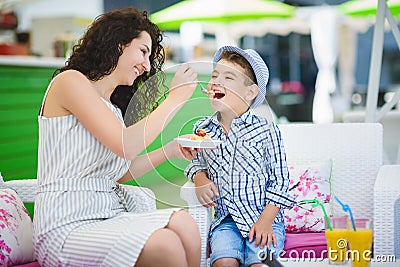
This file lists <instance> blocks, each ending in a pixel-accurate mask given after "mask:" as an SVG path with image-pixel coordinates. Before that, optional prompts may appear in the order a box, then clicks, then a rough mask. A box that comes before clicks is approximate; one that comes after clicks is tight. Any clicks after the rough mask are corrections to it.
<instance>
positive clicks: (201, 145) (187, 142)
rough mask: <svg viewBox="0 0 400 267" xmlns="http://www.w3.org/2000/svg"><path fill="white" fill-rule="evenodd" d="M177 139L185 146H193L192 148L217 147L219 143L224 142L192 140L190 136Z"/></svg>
mask: <svg viewBox="0 0 400 267" xmlns="http://www.w3.org/2000/svg"><path fill="white" fill-rule="evenodd" d="M175 140H176V141H177V142H178V144H180V145H181V146H183V147H192V148H215V147H216V146H218V145H219V144H221V143H222V141H221V140H210V139H205V140H192V139H189V138H179V137H178V138H175Z"/></svg>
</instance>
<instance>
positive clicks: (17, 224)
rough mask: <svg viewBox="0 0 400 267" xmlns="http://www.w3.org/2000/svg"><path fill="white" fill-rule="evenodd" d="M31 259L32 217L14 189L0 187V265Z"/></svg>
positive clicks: (9, 264) (24, 261)
mask: <svg viewBox="0 0 400 267" xmlns="http://www.w3.org/2000/svg"><path fill="white" fill-rule="evenodd" d="M33 260H34V254H33V240H32V219H31V217H30V216H29V213H28V211H27V210H26V209H25V206H24V204H23V203H22V201H21V199H20V198H19V196H18V194H17V193H16V192H15V191H14V190H11V189H0V266H11V265H16V264H23V263H27V262H32V261H33Z"/></svg>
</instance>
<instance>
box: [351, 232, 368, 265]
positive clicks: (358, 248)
mask: <svg viewBox="0 0 400 267" xmlns="http://www.w3.org/2000/svg"><path fill="white" fill-rule="evenodd" d="M347 239H348V241H349V247H350V252H349V256H350V259H351V264H352V266H354V267H367V266H369V263H370V261H371V254H372V252H371V246H372V229H368V228H357V231H356V232H354V231H349V232H348V234H347Z"/></svg>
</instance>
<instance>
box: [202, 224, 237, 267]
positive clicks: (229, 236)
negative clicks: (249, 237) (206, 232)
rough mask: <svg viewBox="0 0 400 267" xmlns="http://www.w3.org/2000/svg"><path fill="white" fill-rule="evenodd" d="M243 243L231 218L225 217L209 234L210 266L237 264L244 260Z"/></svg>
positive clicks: (233, 266) (234, 265)
mask: <svg viewBox="0 0 400 267" xmlns="http://www.w3.org/2000/svg"><path fill="white" fill-rule="evenodd" d="M244 244H245V242H244V239H243V237H242V235H241V234H240V231H239V229H238V228H237V227H236V224H235V222H234V221H233V219H232V218H231V217H227V218H225V219H224V220H223V221H222V222H221V224H220V225H218V226H217V227H216V228H215V229H214V230H213V231H212V232H211V234H210V246H211V255H210V262H211V266H213V267H219V266H229V267H236V266H239V264H240V262H244V249H245V248H244Z"/></svg>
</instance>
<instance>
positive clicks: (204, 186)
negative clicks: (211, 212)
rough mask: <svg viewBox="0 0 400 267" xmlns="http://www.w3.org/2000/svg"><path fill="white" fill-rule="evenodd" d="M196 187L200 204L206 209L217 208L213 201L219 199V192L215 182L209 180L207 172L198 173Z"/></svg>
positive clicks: (195, 177) (195, 178)
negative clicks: (215, 198)
mask: <svg viewBox="0 0 400 267" xmlns="http://www.w3.org/2000/svg"><path fill="white" fill-rule="evenodd" d="M194 181H195V186H196V196H197V199H198V200H199V202H200V204H201V205H203V206H204V207H206V208H211V207H215V206H217V204H216V203H215V202H214V201H213V198H214V197H219V192H218V189H217V187H216V186H215V184H214V183H213V181H211V180H210V179H208V177H207V174H206V173H205V172H198V173H196V175H195V176H194Z"/></svg>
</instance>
